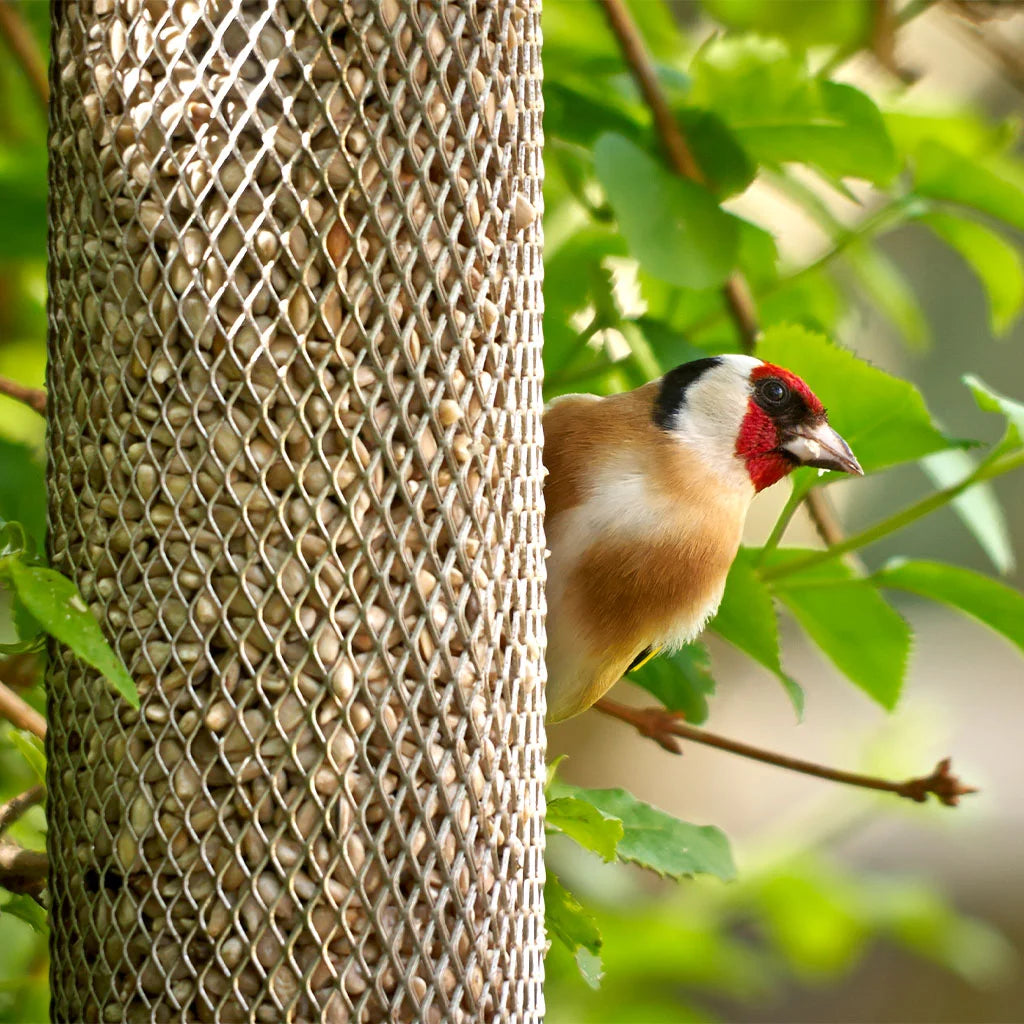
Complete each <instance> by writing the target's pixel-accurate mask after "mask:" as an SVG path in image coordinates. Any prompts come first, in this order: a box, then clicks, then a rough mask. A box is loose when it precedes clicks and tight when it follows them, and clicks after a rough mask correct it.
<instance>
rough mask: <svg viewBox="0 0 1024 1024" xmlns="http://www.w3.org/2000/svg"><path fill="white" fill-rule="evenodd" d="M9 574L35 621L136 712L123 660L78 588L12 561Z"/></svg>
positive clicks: (47, 571)
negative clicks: (96, 671)
mask: <svg viewBox="0 0 1024 1024" xmlns="http://www.w3.org/2000/svg"><path fill="white" fill-rule="evenodd" d="M7 574H8V577H9V579H10V582H11V584H12V586H13V588H14V590H15V591H16V593H17V595H18V599H19V600H20V601H21V602H22V603H23V604H24V605H25V607H26V608H27V609H28V611H29V612H30V613H31V615H32V616H33V618H35V619H36V621H38V623H39V624H40V626H42V627H43V629H45V630H46V632H48V633H49V634H50V635H51V636H54V637H56V638H57V639H58V640H59V641H60V642H61V643H63V644H66V645H67V646H68V647H70V648H71V650H72V651H73V652H74V653H75V654H76V655H77V656H78V657H79V658H81V659H82V660H83V661H85V662H87V663H88V664H90V665H92V667H93V668H95V669H98V670H99V671H100V672H102V673H103V675H104V676H105V677H106V679H107V681H108V682H109V683H110V684H111V685H112V686H113V687H114V689H115V690H117V692H118V693H120V694H121V696H122V697H124V699H125V700H126V701H128V703H129V704H130V705H131V706H132V707H134V708H137V707H138V706H139V695H138V691H137V690H136V689H135V683H134V682H133V681H132V677H131V676H130V675H129V674H128V670H127V669H126V668H125V667H124V664H123V663H122V662H121V659H120V658H119V657H118V656H117V655H116V654H115V653H114V651H113V649H112V648H111V647H110V645H109V644H108V643H107V641H106V638H105V637H104V636H103V633H102V631H101V630H100V626H99V623H98V622H97V621H96V620H95V619H94V618H93V616H92V613H91V612H90V611H89V608H88V606H87V605H86V603H85V602H84V601H83V600H82V596H81V595H80V594H79V593H78V588H77V587H76V586H75V585H74V583H72V582H71V581H70V580H68V579H65V578H64V577H63V576H61V575H60V573H58V572H54V571H53V570H52V569H46V568H43V567H42V566H39V565H25V564H24V563H23V562H21V561H18V560H17V559H12V560H11V561H10V562H9V563H8V565H7Z"/></svg>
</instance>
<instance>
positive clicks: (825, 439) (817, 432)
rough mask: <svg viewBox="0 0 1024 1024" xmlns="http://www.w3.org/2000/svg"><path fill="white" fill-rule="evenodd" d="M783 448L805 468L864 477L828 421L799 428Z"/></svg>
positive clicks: (858, 465) (784, 443)
mask: <svg viewBox="0 0 1024 1024" xmlns="http://www.w3.org/2000/svg"><path fill="white" fill-rule="evenodd" d="M782 447H783V449H784V450H785V451H787V452H789V454H790V455H792V456H793V458H794V459H796V460H797V462H799V463H800V465H801V466H817V467H818V468H819V469H836V470H839V471H840V472H841V473H855V474H856V475H857V476H863V475H864V470H863V469H861V468H860V463H859V462H858V461H857V457H856V456H855V455H854V454H853V452H852V451H850V446H849V445H848V444H847V443H846V442H845V441H844V440H843V439H842V437H840V436H839V434H837V433H836V431H834V430H833V429H832V428H831V427H830V426H829V425H828V423H827V422H825V420H822V421H821V422H820V423H816V424H814V425H812V426H807V427H803V426H801V427H797V428H796V430H795V431H794V432H793V433H792V434H791V435H790V436H789V438H788V439H787V440H786V441H785V442H783V445H782Z"/></svg>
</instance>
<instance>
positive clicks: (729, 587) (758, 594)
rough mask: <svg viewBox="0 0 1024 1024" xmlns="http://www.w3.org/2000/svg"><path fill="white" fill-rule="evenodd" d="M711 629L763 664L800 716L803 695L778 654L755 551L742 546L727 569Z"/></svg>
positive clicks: (774, 623) (769, 595)
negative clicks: (755, 563) (785, 670)
mask: <svg viewBox="0 0 1024 1024" xmlns="http://www.w3.org/2000/svg"><path fill="white" fill-rule="evenodd" d="M711 628H712V629H713V630H714V631H715V632H716V633H718V635H719V636H721V637H722V638H723V639H725V640H728V641H729V643H731V644H732V645H733V646H734V647H738V648H739V649H740V650H741V651H743V652H744V653H745V654H748V655H750V657H751V658H753V659H754V661H756V662H758V663H759V664H761V665H763V666H764V667H765V668H766V669H768V671H769V672H771V673H773V674H774V675H775V677H776V678H777V679H778V680H779V682H781V683H782V685H783V688H784V689H785V691H786V693H787V694H788V696H789V699H790V700H791V701H792V702H793V707H794V708H795V709H796V713H797V716H798V717H799V716H802V715H803V709H804V695H803V690H802V689H801V688H800V685H799V684H798V683H797V682H796V680H794V679H793V678H792V677H791V676H789V675H788V674H787V673H786V672H784V671H783V669H782V661H781V657H780V654H779V624H778V620H777V619H776V616H775V604H774V602H773V601H772V592H771V589H770V588H769V587H768V585H767V584H766V583H765V582H764V580H762V579H761V577H760V575H759V573H758V571H757V568H756V566H755V565H754V553H753V552H752V551H750V550H749V549H747V548H741V549H740V551H739V553H738V554H737V555H736V559H735V560H734V561H733V563H732V568H731V569H730V570H729V578H728V580H727V582H726V586H725V596H724V597H723V598H722V603H721V605H719V608H718V614H717V615H716V616H715V617H714V619H712V620H711Z"/></svg>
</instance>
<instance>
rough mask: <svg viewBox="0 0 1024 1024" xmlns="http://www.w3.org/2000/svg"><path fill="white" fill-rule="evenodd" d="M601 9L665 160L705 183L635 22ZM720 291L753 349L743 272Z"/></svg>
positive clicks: (611, 6)
mask: <svg viewBox="0 0 1024 1024" xmlns="http://www.w3.org/2000/svg"><path fill="white" fill-rule="evenodd" d="M600 3H601V6H602V7H603V8H604V13H605V15H606V17H607V18H608V24H609V26H610V27H611V30H612V32H613V33H614V35H615V38H616V39H617V40H618V43H619V48H620V49H621V50H622V56H623V58H624V59H625V61H626V63H627V64H628V65H629V68H630V71H632V72H633V77H634V78H635V79H636V84H637V85H638V86H639V88H640V92H641V93H642V94H643V97H644V100H645V101H646V103H647V106H648V107H650V109H651V114H652V116H653V117H654V127H655V129H656V131H657V133H658V137H659V138H660V139H661V144H662V146H664V148H665V151H666V153H667V154H668V158H669V163H670V164H671V165H672V169H673V170H674V171H675V172H676V174H679V175H681V176H682V177H684V178H689V179H690V181H695V182H697V183H698V184H701V185H703V184H705V183H706V181H707V179H706V178H705V176H704V173H703V172H702V171H701V169H700V166H699V165H698V163H697V161H696V159H695V158H694V155H693V150H691V149H690V146H689V144H688V143H687V141H686V136H685V135H684V134H683V131H682V129H681V128H680V127H679V122H678V121H677V120H676V118H675V116H674V115H673V113H672V108H671V107H670V106H669V104H668V100H667V99H666V98H665V94H664V92H662V89H661V86H660V85H659V83H658V75H657V72H656V71H655V70H654V65H653V64H652V63H651V59H650V57H649V56H648V54H647V48H646V47H645V46H644V41H643V37H642V36H641V35H640V31H639V29H638V28H637V27H636V23H635V22H634V21H633V19H632V17H631V16H630V13H629V11H628V10H627V9H626V6H625V4H624V3H623V2H622V0H600ZM722 295H723V297H724V298H725V302H726V305H727V306H728V307H729V314H730V316H731V317H732V321H733V323H734V324H735V326H736V330H737V332H738V333H739V336H740V342H741V344H742V347H743V351H744V352H748V353H749V352H753V351H754V346H755V345H756V344H757V335H758V326H757V312H756V310H755V308H754V299H753V296H752V294H751V291H750V287H749V286H748V284H747V282H746V280H745V279H744V277H743V275H742V274H741V273H739V271H737V272H736V273H734V274H733V275H732V276H731V277H730V278H729V280H728V281H726V282H725V284H724V285H723V286H722Z"/></svg>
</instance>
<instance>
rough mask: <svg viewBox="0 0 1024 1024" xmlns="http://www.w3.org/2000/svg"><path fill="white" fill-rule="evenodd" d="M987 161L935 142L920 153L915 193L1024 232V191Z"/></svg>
mask: <svg viewBox="0 0 1024 1024" xmlns="http://www.w3.org/2000/svg"><path fill="white" fill-rule="evenodd" d="M986 163H987V162H986V161H984V160H980V159H978V158H970V157H967V156H963V155H961V154H960V153H957V152H955V151H954V150H952V149H950V148H949V147H948V146H946V145H944V144H943V143H941V142H938V141H936V140H935V139H928V140H926V141H925V142H923V143H922V144H921V146H920V147H919V148H918V150H917V160H916V191H917V192H918V193H920V194H921V195H923V196H928V197H930V198H932V199H944V200H946V201H948V202H952V203H960V204H961V205H962V206H969V207H971V208H972V209H975V210H980V211H981V212H982V213H987V214H989V215H990V216H992V217H995V218H997V219H998V220H1001V221H1004V222H1005V223H1007V224H1010V225H1012V226H1013V227H1015V228H1018V229H1020V230H1024V188H1022V187H1021V184H1020V182H1018V181H1015V180H1013V179H1012V178H1010V177H1008V176H1007V175H1006V174H1005V172H1004V171H1003V170H1002V169H1001V168H1000V169H994V168H993V167H992V166H987V165H986Z"/></svg>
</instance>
